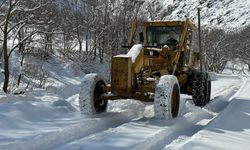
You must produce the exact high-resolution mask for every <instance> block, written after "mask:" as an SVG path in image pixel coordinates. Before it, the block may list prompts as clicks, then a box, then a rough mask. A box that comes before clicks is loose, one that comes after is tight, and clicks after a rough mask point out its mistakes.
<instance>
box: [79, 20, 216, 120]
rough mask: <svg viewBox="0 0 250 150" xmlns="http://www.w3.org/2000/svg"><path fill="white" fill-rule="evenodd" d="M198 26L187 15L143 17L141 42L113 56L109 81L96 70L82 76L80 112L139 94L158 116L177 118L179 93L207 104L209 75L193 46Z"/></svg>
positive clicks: (98, 110)
mask: <svg viewBox="0 0 250 150" xmlns="http://www.w3.org/2000/svg"><path fill="white" fill-rule="evenodd" d="M195 30H196V28H195V26H194V25H193V24H192V23H191V22H190V21H189V20H188V19H187V20H185V21H158V22H144V23H143V24H142V34H140V35H141V36H140V37H141V39H140V41H141V44H137V45H134V46H133V47H132V48H131V49H130V50H129V52H128V53H127V54H124V55H117V56H114V57H113V58H112V68H111V84H106V83H105V82H104V81H103V80H102V79H101V78H100V77H99V76H98V75H97V74H88V75H86V76H85V77H84V79H83V82H82V85H85V86H82V88H81V90H80V97H79V104H80V110H81V111H82V113H84V114H95V113H101V112H104V111H105V110H106V107H107V101H108V100H119V99H137V100H140V101H147V102H151V101H152V102H154V111H155V116H156V117H157V118H165V119H170V118H175V117H177V116H178V112H179V104H180V93H183V94H189V95H192V99H193V102H194V104H195V105H197V106H204V105H205V104H207V103H208V102H209V101H210V91H211V80H210V78H209V74H208V73H206V72H200V71H199V57H198V56H199V53H198V52H196V51H195V50H194V49H192V34H193V32H194V31H195ZM86 85H87V86H86Z"/></svg>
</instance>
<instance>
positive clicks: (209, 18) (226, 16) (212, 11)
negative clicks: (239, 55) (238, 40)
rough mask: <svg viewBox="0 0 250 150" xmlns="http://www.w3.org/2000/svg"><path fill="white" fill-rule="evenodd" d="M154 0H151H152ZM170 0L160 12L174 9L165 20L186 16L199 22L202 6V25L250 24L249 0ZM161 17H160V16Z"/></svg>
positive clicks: (223, 26)
mask: <svg viewBox="0 0 250 150" xmlns="http://www.w3.org/2000/svg"><path fill="white" fill-rule="evenodd" d="M152 1H153V0H149V2H152ZM200 3H201V4H200V5H199V0H184V1H182V0H170V1H163V2H162V4H163V6H164V7H163V8H162V9H161V11H160V12H159V13H161V14H164V12H166V11H169V10H170V9H171V10H173V12H172V13H170V14H167V15H165V17H163V19H164V20H176V19H179V20H182V19H185V18H186V17H188V18H190V19H191V20H192V21H194V22H195V23H197V7H198V6H199V7H200V8H201V21H202V25H206V26H208V27H209V26H214V27H220V28H234V29H238V28H239V27H242V26H245V25H248V24H250V1H249V0H223V1H218V0H200ZM158 19H159V18H158Z"/></svg>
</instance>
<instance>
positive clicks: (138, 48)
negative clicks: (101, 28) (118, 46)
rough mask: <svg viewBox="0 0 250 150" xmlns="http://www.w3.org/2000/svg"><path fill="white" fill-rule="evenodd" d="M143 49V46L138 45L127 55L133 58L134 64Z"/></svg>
mask: <svg viewBox="0 0 250 150" xmlns="http://www.w3.org/2000/svg"><path fill="white" fill-rule="evenodd" d="M141 49H142V44H136V45H134V46H133V47H132V48H131V49H130V50H129V52H128V53H127V55H128V56H130V57H131V58H132V62H133V63H134V62H135V60H136V58H137V56H138V55H139V54H140V51H141Z"/></svg>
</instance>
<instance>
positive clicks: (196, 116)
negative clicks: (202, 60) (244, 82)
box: [56, 83, 239, 150]
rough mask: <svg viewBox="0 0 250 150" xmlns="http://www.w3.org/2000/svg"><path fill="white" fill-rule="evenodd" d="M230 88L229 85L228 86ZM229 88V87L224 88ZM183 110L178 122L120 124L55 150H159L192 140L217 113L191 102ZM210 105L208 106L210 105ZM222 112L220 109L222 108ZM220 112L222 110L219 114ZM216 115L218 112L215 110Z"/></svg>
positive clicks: (226, 94) (148, 120)
mask: <svg viewBox="0 0 250 150" xmlns="http://www.w3.org/2000/svg"><path fill="white" fill-rule="evenodd" d="M231 85H232V83H231ZM226 86H228V85H226ZM238 90H239V86H236V87H235V86H231V88H226V89H225V90H224V91H222V92H221V93H222V96H218V97H216V98H215V99H217V100H214V101H213V105H212V106H211V107H213V106H214V105H215V106H216V103H217V101H219V100H221V99H224V100H225V101H226V100H227V99H230V98H231V97H232V96H233V95H234V94H235V93H236V92H237V91H238ZM184 103H185V104H184V105H188V106H182V107H186V108H185V109H186V110H188V111H185V112H181V115H180V117H179V118H176V119H173V120H170V121H164V120H157V119H154V118H141V119H139V120H133V121H131V122H128V123H125V124H122V125H120V126H118V127H116V128H113V129H108V130H105V131H102V132H98V133H96V134H93V135H91V136H87V137H84V138H82V139H78V140H76V141H72V142H71V143H66V144H65V145H62V146H61V147H57V148H56V149H58V150H59V149H60V150H62V149H65V150H66V149H70V148H72V147H73V149H88V150H89V149H135V150H137V149H143V150H147V149H152V150H154V149H162V148H163V147H164V146H165V145H168V144H170V143H171V142H172V141H173V140H175V139H176V138H178V137H179V136H181V135H187V136H192V135H193V134H195V133H197V132H198V131H199V130H201V129H202V128H203V127H204V126H205V125H206V124H207V123H208V122H209V121H210V120H212V119H213V118H214V117H215V116H216V115H217V112H215V113H213V112H209V110H208V109H209V108H200V107H196V106H194V105H193V104H192V102H187V101H186V102H184ZM210 105H211V104H210ZM221 108H222V107H221ZM222 109H223V108H222ZM222 109H221V110H222ZM218 111H219V110H218Z"/></svg>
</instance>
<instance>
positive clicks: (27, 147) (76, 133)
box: [0, 111, 138, 150]
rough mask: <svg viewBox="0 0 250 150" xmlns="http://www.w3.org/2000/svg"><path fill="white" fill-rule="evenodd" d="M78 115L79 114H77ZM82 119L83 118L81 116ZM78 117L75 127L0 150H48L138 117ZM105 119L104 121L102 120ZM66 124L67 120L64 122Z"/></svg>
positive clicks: (123, 114)
mask: <svg viewBox="0 0 250 150" xmlns="http://www.w3.org/2000/svg"><path fill="white" fill-rule="evenodd" d="M77 113H79V112H77ZM82 117H84V116H82ZM82 117H79V118H78V119H79V122H77V123H76V124H75V125H69V126H67V127H62V128H60V129H59V130H55V131H54V132H47V133H43V134H41V135H38V136H35V137H34V138H31V139H28V140H25V141H19V142H18V141H17V142H12V143H9V144H2V145H0V149H8V150H17V149H20V148H21V149H22V150H34V149H36V150H38V149H41V150H42V149H49V148H53V147H56V146H60V145H62V144H65V143H67V142H70V141H72V140H76V139H78V138H81V137H85V136H87V135H90V134H94V133H96V132H100V131H102V130H106V129H108V128H111V127H116V126H119V125H121V124H123V123H126V122H129V121H131V120H132V119H134V118H136V117H138V116H137V114H136V113H134V112H132V111H131V112H128V111H127V112H123V113H118V112H117V113H116V112H114V113H112V112H110V113H104V114H101V115H96V117H95V118H84V119H83V118H82ZM102 118H105V119H102ZM65 122H67V120H65Z"/></svg>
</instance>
